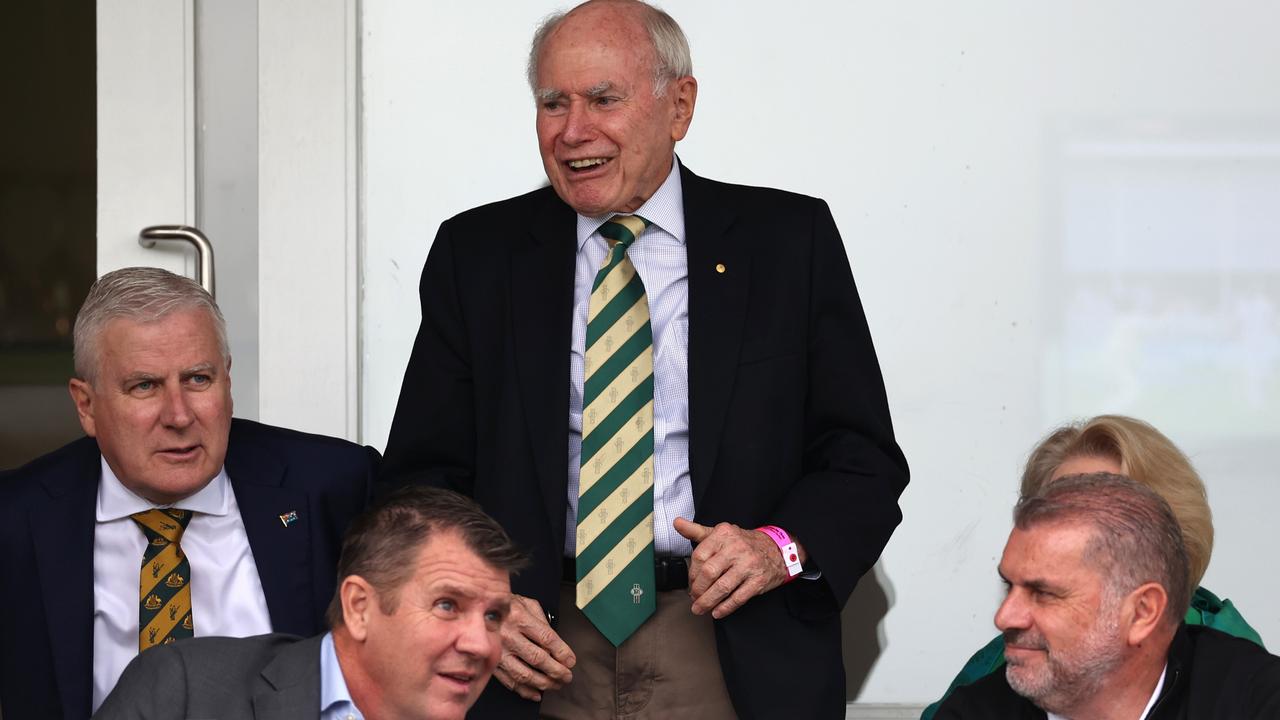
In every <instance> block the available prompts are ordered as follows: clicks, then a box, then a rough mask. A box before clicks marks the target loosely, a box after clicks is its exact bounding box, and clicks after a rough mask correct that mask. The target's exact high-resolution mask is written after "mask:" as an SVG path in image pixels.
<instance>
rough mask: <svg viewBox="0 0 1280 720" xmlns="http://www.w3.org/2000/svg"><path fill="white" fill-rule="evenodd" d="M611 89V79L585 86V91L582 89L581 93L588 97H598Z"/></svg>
mask: <svg viewBox="0 0 1280 720" xmlns="http://www.w3.org/2000/svg"><path fill="white" fill-rule="evenodd" d="M613 89H614V85H613V81H611V80H603V81H601V82H598V83H596V84H595V85H592V86H591V87H589V88H587V89H586V90H585V91H583V93H582V94H583V95H586V96H587V97H589V98H598V97H600V96H601V95H604V94H605V93H607V92H609V91H610V90H613Z"/></svg>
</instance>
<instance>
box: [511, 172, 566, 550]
mask: <svg viewBox="0 0 1280 720" xmlns="http://www.w3.org/2000/svg"><path fill="white" fill-rule="evenodd" d="M543 197H544V201H543V202H542V203H541V205H540V207H539V209H538V211H537V213H536V215H535V217H533V218H531V224H530V233H529V237H528V241H527V242H526V243H525V244H523V245H518V246H517V247H516V249H515V251H514V252H513V253H512V262H511V299H510V301H511V318H512V323H513V325H514V327H513V328H512V333H513V336H514V338H515V352H514V353H513V355H514V357H515V363H516V365H517V368H516V369H517V377H518V378H519V380H520V383H519V385H520V393H521V399H522V400H523V407H524V412H525V417H524V419H525V423H526V424H527V427H528V431H529V440H530V445H531V448H532V453H533V459H534V467H535V468H536V470H537V473H538V480H539V483H540V484H541V486H542V495H543V502H544V504H545V509H546V512H547V516H548V517H549V518H550V520H551V527H552V528H554V529H555V530H556V533H557V538H558V540H557V547H559V546H563V544H564V505H565V493H566V492H567V489H566V488H567V486H568V473H569V460H568V456H567V454H566V449H565V428H566V427H567V423H568V417H569V391H568V387H569V342H570V337H571V335H572V327H573V325H572V323H573V269H574V258H575V254H576V252H577V247H576V245H575V242H574V237H575V234H576V229H575V228H576V218H577V216H576V215H575V214H574V212H573V211H572V210H571V209H570V208H569V207H568V206H567V205H565V204H564V203H562V202H560V200H559V199H558V198H556V196H555V195H554V194H553V193H552V192H551V191H550V190H548V191H546V193H545V195H544V196H543Z"/></svg>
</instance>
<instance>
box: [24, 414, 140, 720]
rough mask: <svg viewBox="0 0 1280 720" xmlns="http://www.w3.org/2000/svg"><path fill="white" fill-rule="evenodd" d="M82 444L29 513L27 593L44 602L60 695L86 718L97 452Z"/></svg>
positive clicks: (71, 713)
mask: <svg viewBox="0 0 1280 720" xmlns="http://www.w3.org/2000/svg"><path fill="white" fill-rule="evenodd" d="M81 443H82V444H83V448H82V449H81V448H77V454H76V458H75V460H74V461H73V464H72V468H71V472H69V473H68V474H67V475H64V476H62V477H57V478H50V479H48V480H46V481H45V483H44V485H45V490H46V491H47V492H48V497H47V498H46V499H45V501H44V502H43V503H42V504H40V505H38V506H36V507H34V508H32V511H31V517H30V522H31V535H32V544H33V547H34V548H35V556H36V567H37V568H38V573H39V576H40V579H39V582H40V587H39V588H38V589H37V588H31V589H29V592H31V593H32V594H35V593H37V592H38V593H39V596H40V597H42V598H43V600H44V609H45V620H46V621H47V622H48V626H49V640H50V646H51V653H52V655H53V667H54V673H55V674H56V677H57V682H58V693H59V699H60V700H61V702H62V708H63V712H64V713H65V714H66V715H67V716H68V717H84V716H87V715H88V714H89V709H90V706H91V704H92V702H93V701H92V697H93V695H92V683H93V535H94V528H95V525H96V519H95V515H94V507H95V505H96V504H97V503H96V501H97V497H98V478H99V475H100V474H101V464H100V463H101V460H100V458H101V455H100V454H99V453H98V445H97V443H96V442H94V441H93V440H92V439H88V438H86V439H85V440H83V441H81ZM138 561H139V563H141V561H142V558H138ZM34 599H35V598H33V600H34ZM37 602H38V600H37Z"/></svg>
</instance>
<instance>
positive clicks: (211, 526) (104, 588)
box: [93, 458, 271, 712]
mask: <svg viewBox="0 0 1280 720" xmlns="http://www.w3.org/2000/svg"><path fill="white" fill-rule="evenodd" d="M155 507H176V508H180V509H182V510H190V511H192V512H193V513H194V515H192V517H191V522H190V523H189V524H188V525H187V529H186V531H185V532H183V534H182V539H181V540H180V541H179V543H178V544H179V545H180V546H181V548H182V552H183V553H184V554H185V555H186V556H187V558H188V560H189V561H190V562H191V619H192V622H193V623H194V624H195V635H196V636H197V637H204V636H208V635H226V636H231V637H247V636H249V635H261V634H263V633H269V632H271V616H270V615H269V614H268V612H267V600H266V597H265V596H264V595H263V594H262V582H261V581H260V580H259V579H258V566H257V565H256V564H255V563H254V561H253V552H252V551H251V550H250V548H249V536H248V535H246V534H245V530H244V523H243V522H242V521H241V520H240V507H239V506H238V505H237V504H236V496H235V493H234V492H233V491H232V489H231V481H230V480H229V479H228V478H227V471H226V470H225V469H223V470H221V471H219V472H218V475H217V476H216V477H215V478H214V479H213V480H211V481H210V482H209V484H208V485H205V486H204V488H202V489H201V490H200V491H199V492H197V493H196V494H194V495H192V496H191V497H189V498H186V499H185V500H179V501H178V502H176V503H174V504H173V505H160V506H157V505H154V504H152V503H151V502H149V501H147V500H145V499H143V498H140V497H138V496H137V495H135V494H133V492H131V491H130V490H129V489H128V488H126V487H125V486H124V485H122V484H121V483H120V480H119V479H118V478H116V476H115V473H113V472H112V471H111V467H110V466H109V465H107V461H106V459H105V458H103V460H102V480H101V482H99V483H98V507H97V525H96V527H95V530H94V535H93V710H94V711H95V712H96V711H97V710H98V706H100V705H101V704H102V701H103V700H104V699H106V697H107V694H108V693H110V692H111V689H112V688H113V687H115V684H116V682H117V681H118V680H119V679H120V674H121V673H122V672H124V668H125V666H126V665H128V664H129V661H130V660H132V659H133V658H134V656H135V655H137V654H138V576H139V573H140V572H141V570H142V554H143V552H144V550H145V549H146V546H147V539H146V536H145V535H143V532H142V530H141V528H139V527H138V525H137V523H135V522H134V521H133V520H132V519H131V518H130V517H129V516H130V515H132V514H134V513H136V512H142V511H144V510H150V509H152V508H155Z"/></svg>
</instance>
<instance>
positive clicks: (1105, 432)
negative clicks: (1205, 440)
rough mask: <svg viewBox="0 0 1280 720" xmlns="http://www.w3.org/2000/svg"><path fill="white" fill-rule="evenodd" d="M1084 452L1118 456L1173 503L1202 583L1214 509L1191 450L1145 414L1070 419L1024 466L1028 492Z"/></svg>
mask: <svg viewBox="0 0 1280 720" xmlns="http://www.w3.org/2000/svg"><path fill="white" fill-rule="evenodd" d="M1084 457H1104V458H1109V459H1111V460H1115V461H1116V462H1117V463H1119V464H1120V472H1121V473H1123V474H1124V475H1127V476H1128V477H1130V478H1132V479H1133V480H1134V481H1135V482H1138V483H1140V484H1142V485H1145V486H1146V487H1148V488H1150V489H1152V490H1153V491H1155V492H1156V494H1158V495H1160V497H1162V498H1164V500H1165V502H1167V503H1169V507H1170V508H1171V509H1172V510H1173V514H1174V517H1176V518H1177V519H1178V525H1179V527H1181V528H1182V539H1183V542H1184V544H1185V545H1186V547H1187V559H1188V561H1189V563H1190V567H1189V570H1190V579H1191V585H1192V587H1195V586H1197V585H1199V584H1200V579H1201V578H1203V577H1204V572H1205V570H1206V569H1207V568H1208V567H1209V558H1210V556H1211V555H1213V514H1212V512H1211V511H1210V510H1209V497H1208V494H1207V493H1206V492H1205V488H1204V482H1203V481H1201V480H1200V476H1199V475H1198V474H1197V473H1196V471H1195V468H1193V467H1191V461H1190V460H1188V459H1187V456H1186V455H1184V454H1183V453H1182V451H1181V450H1179V449H1178V447H1177V446H1176V445H1174V444H1173V442H1172V441H1170V440H1169V438H1167V437H1165V436H1164V435H1163V434H1162V433H1161V432H1160V431H1159V430H1156V429H1155V428H1154V427H1152V426H1151V425H1149V424H1147V423H1145V422H1143V421H1141V420H1138V419H1136V418H1131V417H1126V416H1124V415H1099V416H1098V417H1095V418H1091V419H1089V420H1083V421H1079V422H1075V423H1071V424H1069V425H1064V426H1062V427H1060V428H1058V429H1056V430H1054V431H1053V432H1051V433H1049V434H1048V436H1046V437H1045V438H1044V439H1043V440H1041V441H1040V444H1039V445H1037V446H1036V447H1035V449H1034V450H1032V451H1031V455H1030V456H1029V457H1028V458H1027V465H1026V469H1025V470H1023V472H1022V496H1023V497H1030V496H1032V495H1036V494H1038V493H1039V492H1040V490H1041V488H1043V487H1044V486H1045V484H1046V483H1048V482H1049V480H1050V479H1051V478H1052V477H1053V473H1054V471H1056V470H1057V469H1058V467H1060V466H1061V465H1062V464H1063V463H1064V462H1066V461H1068V460H1072V459H1075V458H1084Z"/></svg>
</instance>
